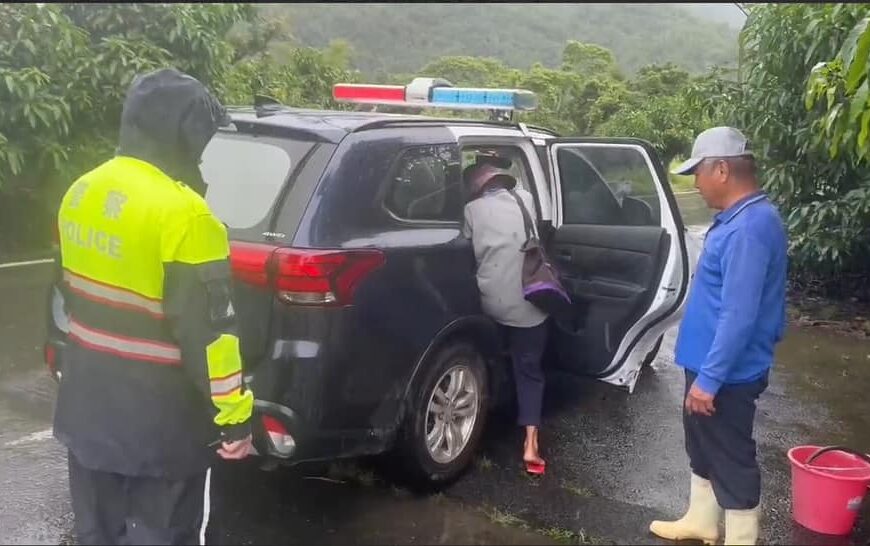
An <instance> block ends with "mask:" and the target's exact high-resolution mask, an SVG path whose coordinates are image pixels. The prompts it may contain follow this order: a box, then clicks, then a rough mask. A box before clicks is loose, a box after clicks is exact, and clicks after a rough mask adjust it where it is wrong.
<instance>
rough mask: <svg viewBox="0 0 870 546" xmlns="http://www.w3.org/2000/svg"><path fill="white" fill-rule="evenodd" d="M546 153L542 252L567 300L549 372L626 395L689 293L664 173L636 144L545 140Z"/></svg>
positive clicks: (679, 228) (679, 229)
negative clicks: (547, 220)
mask: <svg viewBox="0 0 870 546" xmlns="http://www.w3.org/2000/svg"><path fill="white" fill-rule="evenodd" d="M542 144H543V143H542ZM546 147H547V155H548V158H549V169H548V170H549V172H550V174H551V176H550V181H549V182H550V192H551V195H552V196H553V207H554V211H553V228H554V231H553V235H552V237H551V238H550V239H549V241H548V252H549V254H550V257H551V259H552V260H553V261H554V262H555V263H556V265H557V267H558V268H559V270H560V272H561V273H562V276H563V281H564V284H565V288H566V289H567V290H568V291H569V292H570V293H571V296H572V299H573V300H574V310H573V311H574V312H573V314H572V316H570V317H566V318H565V319H562V320H558V321H556V324H555V327H554V329H553V330H554V331H553V332H552V334H551V342H550V343H551V349H552V350H553V352H554V354H555V356H556V361H557V364H556V365H557V366H558V367H559V368H560V369H561V370H564V371H568V372H572V373H577V374H582V375H591V376H593V377H597V378H599V379H601V380H602V381H605V382H607V383H611V384H614V385H619V386H622V387H627V388H628V389H629V391H632V390H633V389H634V386H635V383H636V382H637V378H638V376H639V373H640V369H641V367H642V366H643V364H644V362H646V361H647V360H648V359H650V358H651V357H652V356H654V355H655V352H656V351H657V350H658V346H659V342H660V339H661V336H662V335H663V334H664V332H665V331H666V330H667V329H668V328H670V327H671V326H673V325H674V324H676V322H677V321H678V320H679V317H680V314H681V310H682V305H683V303H684V301H685V299H686V294H687V292H688V281H689V268H688V265H689V264H688V256H687V252H686V241H685V230H684V228H683V222H682V219H681V217H680V213H679V210H678V208H677V203H676V199H675V198H674V195H673V192H672V191H671V188H670V184H669V183H668V178H667V173H666V172H665V170H664V169H663V167H662V164H661V161H660V160H659V158H658V155H657V154H656V152H655V151H654V150H653V149H652V147H651V146H650V145H649V144H648V143H647V142H644V141H641V140H635V139H592V138H588V139H586V138H553V139H547V140H546Z"/></svg>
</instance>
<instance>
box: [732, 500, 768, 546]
mask: <svg viewBox="0 0 870 546" xmlns="http://www.w3.org/2000/svg"><path fill="white" fill-rule="evenodd" d="M759 513H760V511H759V509H758V507H757V506H756V507H755V508H753V509H752V510H725V544H726V545H727V546H730V545H740V546H745V545H747V544H748V545H749V546H754V545H755V542H756V541H757V540H758V520H759Z"/></svg>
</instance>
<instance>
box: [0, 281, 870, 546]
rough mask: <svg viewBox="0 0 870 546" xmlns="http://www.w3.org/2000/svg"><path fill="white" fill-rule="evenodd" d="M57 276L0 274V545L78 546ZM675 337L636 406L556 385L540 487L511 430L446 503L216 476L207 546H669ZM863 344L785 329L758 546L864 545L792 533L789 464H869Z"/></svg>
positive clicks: (868, 376) (327, 469) (866, 537)
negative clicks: (50, 333)
mask: <svg viewBox="0 0 870 546" xmlns="http://www.w3.org/2000/svg"><path fill="white" fill-rule="evenodd" d="M49 277H50V271H49V269H48V268H47V267H44V266H39V267H34V268H30V269H28V270H14V271H13V270H5V271H0V301H2V302H3V303H2V305H0V488H2V490H3V492H4V501H3V508H2V510H0V542H2V543H8V544H25V543H31V544H33V543H40V544H58V543H69V542H70V541H71V529H72V517H71V514H70V508H69V501H68V494H67V490H66V466H65V457H64V452H63V450H62V449H61V447H60V446H59V445H58V444H57V443H56V442H55V441H54V440H53V439H52V438H51V434H50V426H51V413H52V405H53V400H54V394H55V387H54V384H53V383H52V381H51V380H50V379H49V378H48V376H47V373H46V372H45V371H44V370H43V368H42V364H41V348H40V346H41V340H42V332H43V324H42V321H43V311H44V304H45V286H46V285H47V283H48V279H49ZM673 341H674V333H673V332H671V333H669V335H668V336H667V337H666V340H665V343H664V344H663V347H662V351H661V353H660V355H659V358H657V359H656V361H655V362H654V363H653V365H652V366H651V368H650V369H647V370H645V371H644V373H643V374H642V376H641V379H640V381H639V383H638V386H637V389H636V391H635V392H634V393H633V394H631V395H629V394H627V393H626V392H623V391H620V390H617V389H615V388H613V387H610V386H607V385H604V384H601V383H597V382H594V381H583V380H576V379H572V378H569V377H564V376H551V377H550V381H549V383H548V387H547V395H546V399H547V407H546V409H545V422H544V428H543V431H542V445H543V450H544V455H545V457H547V459H548V470H547V475H546V476H544V477H543V478H540V479H532V478H530V477H527V476H526V475H525V473H524V472H523V470H522V467H521V466H520V464H519V455H520V451H519V448H520V445H521V435H520V431H519V430H517V429H516V427H514V426H513V425H512V423H511V416H510V415H496V416H494V418H493V419H492V420H491V421H490V425H489V429H488V433H487V436H486V439H485V445H484V449H483V450H482V453H481V454H480V456H479V457H478V458H477V460H476V461H475V464H474V466H473V468H472V469H471V470H470V471H469V472H468V473H467V475H465V476H464V477H463V478H462V479H461V480H459V481H458V482H457V483H456V484H454V485H453V486H451V487H450V488H448V489H447V490H445V491H444V492H442V493H441V494H438V495H423V496H420V495H414V494H412V493H410V492H409V491H408V490H406V489H404V488H403V487H402V486H401V484H399V483H396V482H391V481H389V479H386V478H385V477H384V476H385V475H384V474H383V473H380V472H379V463H373V462H371V461H357V462H343V463H338V464H334V465H329V466H322V467H311V466H309V467H299V468H295V469H278V470H274V471H264V470H261V469H260V468H259V465H258V463H257V461H250V462H247V463H244V464H236V465H229V464H223V465H220V466H219V467H218V468H216V472H215V477H214V482H213V502H214V504H213V506H212V522H213V525H212V527H211V533H210V539H211V540H212V541H213V542H216V543H236V544H238V543H241V544H262V543H273V544H303V543H305V544H310V543H323V544H339V543H341V544H377V543H395V544H469V543H472V544H530V543H536V544H549V543H573V544H578V543H586V544H614V543H615V544H626V543H631V544H660V543H661V542H659V541H657V540H656V539H655V538H653V537H651V536H650V535H649V534H648V533H647V526H648V522H649V521H650V520H652V519H654V518H670V517H677V516H679V515H680V513H681V511H682V509H683V508H684V503H685V501H686V497H687V494H688V491H687V488H688V477H689V474H688V467H687V460H686V457H685V455H684V453H683V439H682V430H681V422H680V408H681V402H682V377H681V374H680V370H679V369H678V368H676V367H675V366H674V364H673V361H672V356H671V355H672V347H673ZM868 392H870V342H867V341H862V340H857V339H854V338H848V337H842V336H838V335H837V334H835V333H831V332H826V331H821V330H817V329H797V328H792V329H791V330H790V331H789V333H788V336H787V337H786V340H785V341H784V343H783V344H782V345H781V347H780V350H779V353H778V356H777V363H776V367H775V372H774V374H773V377H772V378H771V383H770V388H769V390H768V391H767V392H766V393H765V394H764V395H763V396H762V399H761V401H760V406H759V416H758V417H759V418H758V423H757V438H758V443H759V458H760V461H761V465H762V469H763V479H764V494H763V513H764V519H763V537H762V539H763V542H764V543H767V544H831V545H833V544H856V545H857V544H867V543H868V541H870V514H868V512H870V510H868V504H870V503H865V507H864V509H863V515H862V520H861V521H860V522H859V526H858V528H857V529H856V531H855V533H854V534H853V535H852V536H851V537H845V538H835V537H823V536H819V535H814V534H812V533H810V532H808V531H805V530H802V529H801V528H799V527H797V526H796V525H795V524H793V523H792V522H791V518H790V498H789V497H790V493H789V487H790V476H789V468H788V464H787V461H786V457H785V453H786V451H787V450H788V449H789V448H790V447H792V446H794V445H798V444H808V443H812V444H846V445H849V446H851V447H853V448H856V449H862V450H864V451H865V452H866V451H870V418H868V416H870V396H867V393H868Z"/></svg>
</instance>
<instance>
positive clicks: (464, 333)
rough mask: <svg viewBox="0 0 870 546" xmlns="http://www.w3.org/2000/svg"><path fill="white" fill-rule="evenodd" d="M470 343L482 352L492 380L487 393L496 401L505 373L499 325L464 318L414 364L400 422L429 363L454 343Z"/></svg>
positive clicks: (443, 332) (484, 319)
mask: <svg viewBox="0 0 870 546" xmlns="http://www.w3.org/2000/svg"><path fill="white" fill-rule="evenodd" d="M457 342H468V343H471V344H472V345H473V346H474V347H475V349H477V350H478V351H480V354H481V356H483V359H484V362H485V364H486V370H487V374H488V376H489V380H488V383H489V385H488V389H489V396H488V398H489V400H495V399H497V398H496V397H495V396H494V395H496V394H497V386H498V385H500V384H501V380H502V379H503V377H502V376H503V375H504V370H503V366H499V365H498V363H499V360H500V357H501V343H500V341H499V332H498V326H497V325H496V323H495V322H494V321H493V320H492V319H490V318H488V317H486V316H483V315H478V316H470V317H462V318H459V319H456V320H454V321H453V322H451V323H449V324H447V325H446V326H444V328H442V329H441V330H440V331H439V332H438V334H436V335H435V337H433V338H432V341H431V342H430V343H429V345H428V346H427V347H426V349H425V350H424V351H423V352H422V353H421V355H420V357H419V358H418V359H417V362H416V363H415V364H414V369H413V371H412V372H411V375H410V376H409V377H408V381H407V383H406V384H405V389H404V393H403V395H402V405H401V409H400V411H399V416H398V417H399V422H402V421H403V420H404V418H405V412H406V411H407V409H408V400H409V396H410V395H411V393H412V392H413V387H414V385H415V384H416V382H417V381H419V380H420V377H421V375H422V371H423V369H424V367H425V365H426V363H427V362H429V361H430V360H431V359H432V358H433V357H434V356H435V355H437V354H438V352H439V351H440V350H442V349H443V348H444V347H446V346H448V345H449V344H451V343H457Z"/></svg>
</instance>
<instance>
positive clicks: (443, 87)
mask: <svg viewBox="0 0 870 546" xmlns="http://www.w3.org/2000/svg"><path fill="white" fill-rule="evenodd" d="M332 96H333V98H334V99H335V100H336V101H337V102H354V103H362V104H389V105H404V106H417V107H420V106H422V107H427V108H451V109H477V110H509V111H513V110H534V109H535V107H536V106H537V97H536V96H535V94H534V93H532V92H531V91H525V90H522V89H485V88H471V87H453V85H452V84H451V83H450V82H448V81H446V80H441V79H432V78H415V79H414V81H412V82H411V83H410V84H409V85H406V86H401V85H389V86H388V85H361V84H341V83H340V84H336V85H335V86H333V88H332Z"/></svg>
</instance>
